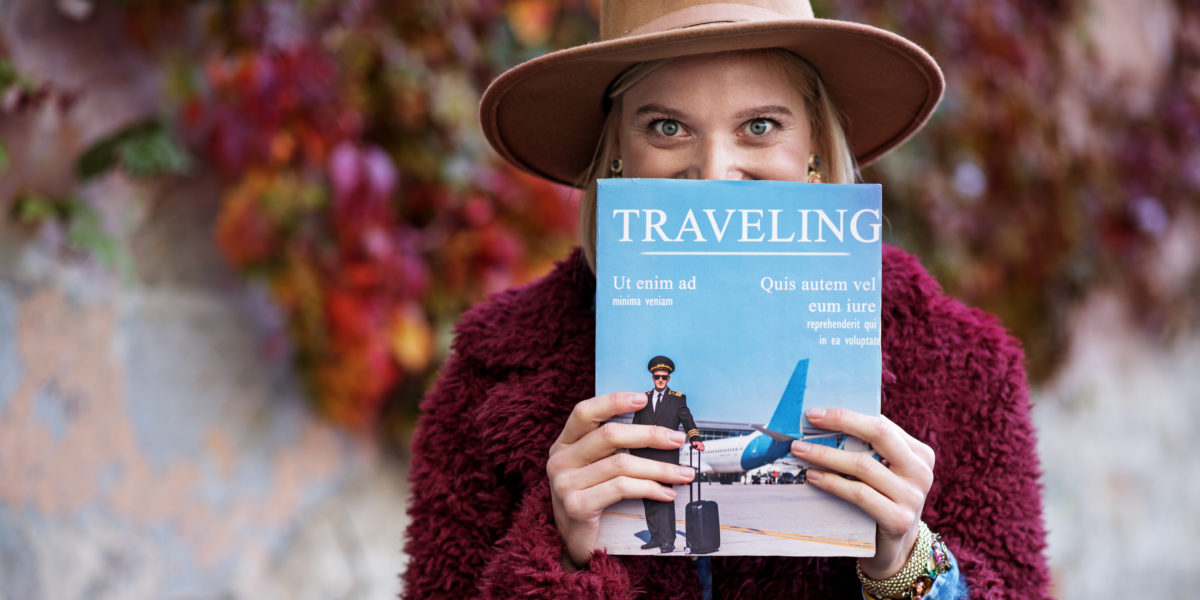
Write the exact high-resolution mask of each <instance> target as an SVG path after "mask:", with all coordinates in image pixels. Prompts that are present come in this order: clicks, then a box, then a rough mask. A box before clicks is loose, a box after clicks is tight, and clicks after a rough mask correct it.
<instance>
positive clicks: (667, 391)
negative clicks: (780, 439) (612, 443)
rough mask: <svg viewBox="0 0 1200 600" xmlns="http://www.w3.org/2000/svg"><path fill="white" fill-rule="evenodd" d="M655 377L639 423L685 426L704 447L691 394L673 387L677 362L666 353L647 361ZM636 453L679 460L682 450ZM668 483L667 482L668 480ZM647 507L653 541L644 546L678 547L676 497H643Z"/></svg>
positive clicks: (665, 549)
mask: <svg viewBox="0 0 1200 600" xmlns="http://www.w3.org/2000/svg"><path fill="white" fill-rule="evenodd" d="M647 368H648V369H649V370H650V373H651V375H652V377H653V381H654V389H652V390H650V391H648V392H646V399H647V402H646V406H645V407H644V408H642V409H641V410H639V411H637V412H635V413H634V414H633V423H634V424H635V425H659V426H662V427H666V428H667V429H674V430H678V429H679V426H680V425H682V426H683V427H684V431H686V432H687V437H688V441H690V442H691V444H692V445H693V446H695V447H697V448H699V449H700V450H703V449H704V442H702V441H700V430H698V429H696V422H695V421H694V420H692V412H691V411H690V410H688V407H687V396H685V395H683V394H681V393H679V392H677V391H675V390H673V389H671V388H670V387H669V386H668V384H669V383H670V381H671V373H673V372H675V363H674V362H673V361H672V360H671V359H669V358H667V357H665V356H655V357H654V358H652V359H650V363H649V364H648V365H647ZM630 453H631V454H633V455H634V456H641V457H643V458H649V459H653V460H659V461H662V462H669V463H672V464H679V450H678V449H670V450H660V449H658V448H634V449H632V450H630ZM664 485H666V484H664ZM642 504H643V505H644V506H645V509H646V528H647V529H649V530H650V541H649V542H647V543H646V544H644V545H643V546H642V549H643V550H648V549H650V548H655V547H657V548H659V549H660V551H661V552H663V553H667V552H671V551H673V550H675V501H674V500H671V501H670V502H659V501H657V500H650V499H645V498H644V499H642Z"/></svg>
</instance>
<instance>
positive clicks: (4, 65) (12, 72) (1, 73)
mask: <svg viewBox="0 0 1200 600" xmlns="http://www.w3.org/2000/svg"><path fill="white" fill-rule="evenodd" d="M18 79H19V78H18V77H17V70H16V69H15V68H14V67H13V64H12V61H11V60H8V59H7V58H0V94H2V93H4V90H7V89H8V87H9V86H10V85H12V84H14V83H16V82H17V80H18Z"/></svg>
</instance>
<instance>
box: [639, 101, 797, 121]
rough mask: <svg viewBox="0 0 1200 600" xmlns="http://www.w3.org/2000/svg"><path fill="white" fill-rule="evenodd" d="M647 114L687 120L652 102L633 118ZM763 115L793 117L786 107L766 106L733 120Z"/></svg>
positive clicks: (749, 109)
mask: <svg viewBox="0 0 1200 600" xmlns="http://www.w3.org/2000/svg"><path fill="white" fill-rule="evenodd" d="M647 114H661V115H666V116H667V117H669V118H672V119H680V120H685V121H686V120H687V118H686V117H687V114H686V113H684V112H683V111H680V110H676V109H674V108H668V107H666V106H663V105H661V104H656V103H653V102H652V103H650V104H645V105H643V106H641V107H640V108H638V109H637V110H635V111H634V112H633V116H635V117H640V116H642V115H647ZM765 114H777V115H786V116H789V117H793V116H795V115H794V114H792V110H791V109H790V108H788V107H786V106H782V105H779V104H767V105H764V106H754V107H751V108H747V109H745V110H742V111H739V112H738V113H737V114H736V115H734V118H735V119H738V120H742V119H751V118H754V117H757V116H761V115H765Z"/></svg>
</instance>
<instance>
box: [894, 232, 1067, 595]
mask: <svg viewBox="0 0 1200 600" xmlns="http://www.w3.org/2000/svg"><path fill="white" fill-rule="evenodd" d="M883 267H884V268H883V272H884V287H883V295H884V298H883V305H884V311H885V312H884V315H883V329H884V338H883V348H882V350H883V364H884V374H883V376H884V381H883V406H882V410H883V413H884V414H886V415H888V416H889V418H891V419H892V420H893V421H895V422H896V423H897V424H899V425H900V426H901V427H903V428H904V430H905V431H907V432H908V433H909V434H911V435H912V436H914V437H916V438H917V439H920V440H922V441H924V442H925V443H927V444H929V445H930V446H932V447H933V449H934V451H935V452H936V457H937V459H936V464H935V467H934V484H933V488H932V489H931V490H930V492H929V495H928V497H927V498H926V501H925V511H924V515H923V518H924V519H925V521H926V522H927V523H928V524H929V526H930V528H931V529H933V530H934V531H937V532H940V533H941V534H942V536H943V538H944V539H945V540H946V543H947V545H948V546H949V547H950V549H951V551H952V552H953V553H954V554H955V556H956V557H957V558H958V562H959V567H960V569H961V570H962V572H963V574H964V575H965V576H966V577H967V580H968V582H969V585H970V589H971V597H972V598H989V599H990V598H997V599H999V598H1049V597H1050V574H1049V569H1048V567H1047V565H1046V559H1045V554H1044V551H1045V539H1046V534H1045V529H1044V526H1043V522H1042V500H1041V493H1042V490H1041V484H1040V482H1039V479H1040V477H1041V468H1040V465H1039V461H1038V457H1037V439H1036V435H1035V432H1034V428H1033V422H1032V419H1031V417H1030V408H1031V407H1030V401H1029V390H1028V386H1027V382H1026V376H1025V368H1024V353H1023V352H1022V351H1021V348H1020V345H1019V344H1018V342H1017V341H1016V340H1015V339H1014V338H1012V337H1011V336H1010V335H1008V333H1007V332H1006V331H1005V330H1004V328H1003V327H1001V325H1000V323H999V322H998V320H997V319H996V318H995V317H994V316H992V315H991V314H989V313H986V312H984V311H981V310H977V309H972V308H968V307H966V306H965V305H963V304H962V303H961V302H959V301H957V300H955V299H953V298H950V297H947V296H945V295H944V294H943V293H942V291H941V288H940V287H939V286H938V284H937V282H936V281H934V279H933V278H932V277H930V276H929V274H928V273H926V272H925V270H924V269H923V268H921V266H920V265H919V264H918V263H917V261H916V259H915V258H913V257H912V256H909V255H908V254H905V253H904V252H902V251H900V250H898V249H896V248H885V250H884V265H883Z"/></svg>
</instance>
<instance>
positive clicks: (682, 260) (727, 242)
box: [596, 179, 880, 424]
mask: <svg viewBox="0 0 1200 600" xmlns="http://www.w3.org/2000/svg"><path fill="white" fill-rule="evenodd" d="M879 207H880V186H878V185H874V184H859V185H833V184H809V183H799V182H781V181H685V180H660V179H611V180H602V181H601V182H600V197H599V208H598V219H597V238H598V245H599V251H598V259H597V269H598V272H597V281H596V288H597V292H596V294H597V301H596V305H597V308H596V310H597V333H596V356H597V365H596V391H597V393H606V392H615V391H645V390H648V389H650V388H651V386H652V384H651V380H650V375H649V372H648V371H647V370H646V363H647V361H648V360H649V359H650V358H651V357H653V356H655V355H657V354H664V355H666V356H669V357H670V358H671V359H672V360H674V361H675V364H676V367H677V370H676V372H675V373H674V375H673V376H672V379H671V387H672V388H673V389H676V390H679V391H681V392H683V393H685V394H687V396H688V405H689V407H691V409H692V412H693V414H694V415H695V417H696V418H697V419H700V420H706V421H731V422H739V423H760V424H765V423H766V422H767V420H768V419H769V418H770V415H771V412H772V411H773V410H774V408H775V405H776V404H777V403H778V401H779V397H780V394H782V392H783V389H784V387H785V386H786V385H787V380H788V378H789V377H790V376H791V374H792V370H793V369H794V368H795V366H796V363H797V362H798V361H799V360H801V359H805V358H807V359H809V360H810V363H809V370H808V385H807V391H806V395H805V407H806V408H808V407H814V406H844V407H847V408H850V409H853V410H858V411H862V412H867V413H875V412H878V410H879V383H880V382H879V368H880V358H879V348H878V346H868V347H865V348H863V347H857V346H846V345H842V346H833V345H820V344H819V343H818V337H819V336H821V335H825V336H826V337H834V336H836V337H839V338H841V337H851V336H860V337H878V335H879V332H878V329H877V327H878V324H879V312H878V310H879V309H878V307H877V310H876V312H875V313H858V314H850V313H846V312H842V313H841V314H821V313H810V312H809V310H808V304H809V303H810V302H814V301H815V302H831V303H838V304H840V305H841V306H842V307H843V310H845V305H846V303H847V302H848V301H855V302H863V301H866V302H876V303H878V302H879V292H878V286H879V283H880V281H879V278H880V262H879V261H880V258H879V257H880V244H879V243H872V244H863V243H860V242H857V241H854V240H853V238H852V236H851V235H850V232H849V221H850V216H851V215H853V214H854V213H855V212H857V211H858V210H860V209H864V208H870V209H874V210H878V209H879ZM689 208H691V209H693V213H694V214H695V216H696V217H697V219H698V220H699V223H700V225H701V228H702V229H701V230H702V231H703V232H704V234H705V237H706V238H707V241H706V242H703V243H700V242H693V241H690V237H691V234H690V233H689V234H685V237H687V238H689V240H688V241H683V242H663V241H658V240H655V241H653V242H642V241H641V240H642V237H643V235H644V232H645V227H644V225H643V224H642V223H643V221H642V220H641V215H640V214H639V216H638V217H637V218H636V219H632V220H631V221H630V224H631V229H630V232H631V235H630V237H631V238H632V239H633V240H634V241H633V242H624V243H618V242H617V241H616V240H618V239H619V238H620V237H621V236H622V234H623V229H622V228H623V223H622V220H621V219H620V218H614V217H613V211H614V210H619V209H659V210H663V211H666V213H667V215H668V222H667V225H666V226H664V227H663V230H664V232H666V233H667V235H668V236H674V235H675V234H676V233H678V231H679V228H680V225H681V224H682V222H683V219H684V215H685V214H686V212H687V210H688V209H689ZM704 208H713V209H716V212H715V213H714V214H715V215H716V216H717V218H718V223H722V222H723V221H724V216H725V214H726V213H725V211H726V210H727V209H744V208H761V209H763V210H764V218H763V220H762V223H763V227H762V231H761V233H763V234H765V236H767V237H770V235H771V228H770V221H769V219H768V218H767V215H768V213H767V212H766V210H767V209H781V210H783V212H781V213H780V223H781V227H780V237H781V238H787V236H788V234H789V233H790V232H791V231H792V230H798V228H799V217H798V214H799V213H797V212H796V211H797V210H798V209H801V208H814V209H815V208H824V209H825V210H826V211H827V212H828V213H830V214H831V215H833V214H835V213H834V211H835V210H837V209H847V210H848V212H847V213H846V232H845V236H844V241H842V242H838V241H837V240H836V239H834V238H832V236H828V235H827V236H826V242H825V243H821V244H817V243H799V242H796V241H792V242H760V243H746V242H739V241H737V240H738V238H739V237H740V236H741V229H740V223H741V221H740V219H739V216H738V215H735V216H734V218H733V219H732V220H731V221H730V225H729V230H728V231H727V232H726V235H725V237H724V239H723V241H722V242H720V243H717V242H716V241H715V239H713V236H712V235H711V232H710V231H709V229H708V228H709V225H708V223H707V218H706V217H705V216H704V215H703V213H702V212H701V210H702V209H704ZM814 223H815V219H814V220H813V221H810V231H813V232H814V233H812V234H810V238H815V235H816V234H815V229H813V228H811V226H812V225H813V224H814ZM863 231H864V233H868V232H867V231H866V230H865V229H864V230H863ZM751 237H756V236H754V235H752V236H751ZM798 238H799V233H798V232H797V239H798ZM647 251H649V252H660V251H672V252H677V251H684V252H690V251H709V252H713V251H715V252H729V251H736V252H746V251H769V252H779V251H787V252H812V251H819V252H851V253H852V254H851V255H850V256H838V257H830V256H823V257H812V256H646V255H643V254H642V253H643V252H647ZM614 276H618V277H622V278H623V277H629V278H630V279H631V280H633V281H635V282H636V281H637V280H653V279H654V278H655V276H658V278H659V279H660V280H661V279H671V280H672V281H673V282H674V283H675V284H676V285H675V287H676V288H677V289H675V290H673V291H637V290H636V289H634V290H624V289H622V290H617V289H614V280H613V278H614ZM693 276H694V277H695V280H696V287H697V289H696V290H695V291H691V290H681V289H678V287H679V286H678V282H679V281H680V280H691V278H692V277H693ZM764 277H770V278H772V279H774V280H784V279H785V278H786V279H789V280H791V281H795V282H797V284H798V285H799V282H801V281H804V280H830V281H846V282H847V285H848V288H849V289H848V290H847V291H844V292H842V291H833V292H801V291H776V292H774V293H773V294H768V293H766V292H765V291H763V289H762V287H761V285H762V279H763V278H764ZM872 278H874V280H875V283H876V289H875V291H869V292H863V291H858V290H856V289H855V288H854V285H853V282H854V281H860V280H871V279H872ZM613 297H637V298H642V299H645V298H654V297H661V298H670V299H671V300H672V301H673V302H674V305H673V306H670V307H661V306H647V305H645V304H644V303H643V306H641V307H630V306H612V298H613ZM826 317H828V318H831V319H833V320H835V321H838V320H841V319H847V318H848V319H850V320H852V321H860V322H862V323H864V324H865V323H866V322H868V321H870V322H873V323H874V324H875V325H876V329H875V330H866V329H840V330H832V331H830V330H826V331H823V332H816V331H812V330H810V329H808V328H807V327H806V325H807V323H808V322H809V321H810V320H815V321H821V320H824V319H825V318H826Z"/></svg>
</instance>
